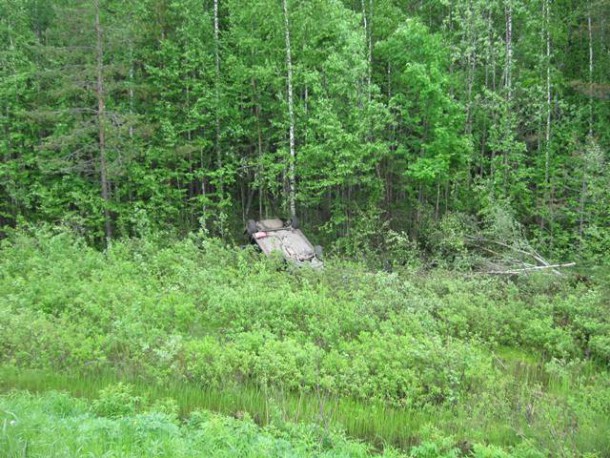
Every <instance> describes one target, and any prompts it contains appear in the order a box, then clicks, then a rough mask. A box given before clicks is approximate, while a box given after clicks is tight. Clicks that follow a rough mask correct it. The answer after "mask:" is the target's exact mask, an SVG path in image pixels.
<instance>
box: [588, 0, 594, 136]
mask: <svg viewBox="0 0 610 458" xmlns="http://www.w3.org/2000/svg"><path fill="white" fill-rule="evenodd" d="M588 5H589V8H588V14H587V30H588V32H589V138H592V137H593V27H592V25H591V1H590V0H589V3H588Z"/></svg>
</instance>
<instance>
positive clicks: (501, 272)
mask: <svg viewBox="0 0 610 458" xmlns="http://www.w3.org/2000/svg"><path fill="white" fill-rule="evenodd" d="M575 265H576V263H575V262H568V263H565V264H549V265H544V266H532V267H524V268H522V269H509V270H492V271H490V272H481V273H483V274H488V275H517V274H523V273H528V272H532V271H535V270H544V269H553V272H557V273H559V274H560V273H561V272H559V271H556V270H555V269H557V268H560V267H574V266H575Z"/></svg>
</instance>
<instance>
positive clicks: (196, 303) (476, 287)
mask: <svg viewBox="0 0 610 458" xmlns="http://www.w3.org/2000/svg"><path fill="white" fill-rule="evenodd" d="M326 264H327V266H326V268H325V270H324V271H323V272H316V271H310V270H306V269H303V270H293V269H291V268H290V267H288V268H287V267H286V266H283V265H281V264H280V263H279V262H278V261H277V260H274V259H266V258H263V257H261V256H260V255H258V254H257V253H255V252H253V251H251V250H236V249H232V248H227V247H224V246H222V245H221V244H220V242H218V241H216V240H214V239H207V238H203V237H198V236H191V237H190V238H187V239H185V240H182V241H175V242H174V241H164V240H162V238H161V237H159V238H156V239H155V238H149V239H142V240H125V241H118V242H115V243H114V244H113V246H112V247H111V248H110V249H108V250H107V251H106V252H104V253H100V252H98V251H96V250H93V249H91V248H89V247H87V246H86V244H85V243H84V242H83V241H82V240H80V239H78V238H77V237H74V236H73V235H71V234H69V233H65V232H52V231H48V230H39V231H38V232H37V233H35V234H23V233H21V234H16V235H14V236H13V237H12V238H11V239H9V240H8V241H4V242H3V246H2V248H1V257H0V298H2V299H1V300H0V362H1V363H2V364H3V365H4V367H5V368H17V369H18V370H19V371H20V373H21V374H23V373H24V371H23V370H24V369H31V370H37V371H39V373H41V374H62V373H73V374H74V373H76V374H80V375H79V376H82V377H83V378H84V379H89V380H90V379H92V378H95V377H97V376H98V374H105V373H111V374H113V375H112V377H116V380H113V381H112V383H115V382H116V381H120V380H129V381H132V382H133V381H136V382H137V381H138V380H140V381H142V383H143V384H146V385H152V386H163V385H164V384H168V383H174V384H180V386H188V387H194V389H196V390H199V391H204V392H213V393H217V394H218V396H221V397H222V394H223V393H225V394H226V393H255V394H254V395H252V396H253V399H257V401H256V402H253V403H252V407H249V408H248V409H247V410H248V411H251V414H252V415H258V416H259V419H263V418H264V417H265V416H269V415H270V414H269V413H268V412H269V403H270V402H271V401H273V402H275V403H276V405H277V408H278V409H279V410H280V411H284V414H283V415H282V418H283V419H285V420H289V421H306V422H308V423H312V422H313V423H317V424H318V425H324V424H326V425H331V424H332V425H333V426H336V427H342V428H345V429H346V430H347V431H348V433H349V434H350V435H352V436H358V437H361V438H364V439H366V440H368V441H369V442H372V443H376V444H381V445H383V444H388V443H390V444H395V445H397V446H400V447H402V448H403V449H404V450H415V449H417V447H421V446H422V444H423V443H425V439H426V438H427V437H429V436H430V431H431V430H436V431H438V434H439V436H440V437H450V438H451V441H453V442H452V443H453V445H456V444H462V445H461V446H460V447H461V448H460V447H457V448H456V450H462V452H459V453H464V454H467V453H470V452H471V451H472V450H473V446H472V444H475V443H478V444H489V445H490V446H494V447H501V448H502V449H503V450H505V451H507V452H508V451H512V452H513V453H516V452H515V451H516V450H521V448H519V447H527V448H528V449H529V450H538V451H540V453H543V454H554V455H562V454H563V455H585V454H587V453H589V454H594V455H595V454H598V455H600V456H601V455H604V454H608V453H610V440H609V439H608V437H607V431H608V430H610V420H608V418H610V382H609V381H608V380H609V378H608V373H607V368H608V364H609V362H610V338H609V337H608V336H609V335H610V323H609V319H608V316H610V314H608V304H607V301H605V300H604V295H603V291H602V290H601V289H600V287H598V286H596V285H595V284H593V285H586V284H582V283H578V282H573V283H570V282H569V281H566V279H565V278H564V279H560V280H555V279H550V278H549V277H548V276H545V275H535V276H530V277H528V278H526V279H523V280H519V281H518V282H515V281H510V282H508V281H504V280H500V279H495V278H487V277H481V276H478V277H474V276H473V277H465V276H463V275H462V276H458V275H456V274H453V273H451V272H445V271H436V272H431V273H430V272H429V273H425V274H422V273H419V272H409V271H402V272H394V273H392V274H388V273H383V272H381V273H371V272H367V271H366V269H364V267H362V265H360V264H354V263H346V262H343V261H340V260H329V261H327V263H326ZM9 372H10V370H8V372H7V371H6V370H5V374H8V373H9ZM42 379H44V380H50V378H49V377H47V376H44V377H42ZM20 383H21V384H22V385H23V386H25V385H26V381H25V377H24V378H23V379H22V381H21V382H19V380H14V381H13V382H11V383H8V382H7V383H4V385H3V386H4V387H5V388H8V387H9V385H10V386H12V387H15V386H17V387H19V385H20ZM0 385H2V384H1V383H0ZM43 385H44V383H43ZM49 385H52V383H50V382H49ZM136 385H137V384H136ZM55 388H57V387H55ZM206 390H207V391H206ZM270 393H273V394H270ZM277 393H281V395H278V394H277ZM75 394H78V393H75ZM248 396H250V395H248ZM172 397H173V398H176V396H172ZM177 397H178V398H179V396H177ZM238 397H239V396H238ZM283 399H286V400H290V401H283ZM316 399H317V400H324V402H323V404H324V408H322V409H321V410H320V408H319V406H320V404H322V402H318V404H317V405H316V404H315V402H314V401H313V400H316ZM295 400H296V401H295ZM299 400H300V401H299ZM299 402H300V405H301V406H303V405H304V404H307V405H310V404H314V405H316V406H317V407H316V409H311V410H312V411H313V410H317V411H318V416H317V418H316V417H315V416H314V415H313V414H305V413H303V412H305V411H306V410H307V409H305V408H303V407H300V411H299ZM185 404H188V403H187V402H185ZM213 404H214V403H213V402H211V401H210V402H209V403H207V404H206V403H203V405H202V406H201V407H202V408H214V409H216V407H214V405H213ZM257 406H258V407H257ZM333 406H334V407H333ZM349 406H352V407H351V408H350V407H349ZM241 407H242V404H239V403H237V404H236V407H235V409H233V410H234V411H231V409H230V408H227V409H222V408H218V410H220V411H224V412H225V413H235V411H238V410H239V409H241ZM265 409H267V410H265ZM350 409H351V410H350ZM187 410H188V409H187ZM190 410H192V409H190ZM265 412H267V413H265ZM299 412H301V413H299ZM341 412H342V413H341ZM185 413H186V411H185ZM267 420H268V419H267V418H265V419H264V421H263V420H261V421H259V422H260V423H261V424H269V422H268V421H267ZM454 448H455V447H454ZM450 449H451V450H453V448H450ZM439 453H440V452H439ZM455 453H458V452H455ZM429 456H434V454H432V455H429ZM489 456H495V455H489Z"/></svg>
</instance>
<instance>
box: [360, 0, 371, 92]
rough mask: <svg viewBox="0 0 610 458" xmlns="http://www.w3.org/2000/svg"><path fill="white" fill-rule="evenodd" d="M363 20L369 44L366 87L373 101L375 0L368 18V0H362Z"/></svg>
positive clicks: (367, 43)
mask: <svg viewBox="0 0 610 458" xmlns="http://www.w3.org/2000/svg"><path fill="white" fill-rule="evenodd" d="M361 4H362V20H363V25H364V39H365V41H366V45H367V74H366V78H367V81H366V88H367V96H368V101H369V102H370V101H371V82H372V78H373V29H372V27H373V23H372V21H373V0H370V3H369V17H368V18H367V12H366V0H361Z"/></svg>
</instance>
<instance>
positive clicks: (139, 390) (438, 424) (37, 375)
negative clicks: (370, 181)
mask: <svg viewBox="0 0 610 458" xmlns="http://www.w3.org/2000/svg"><path fill="white" fill-rule="evenodd" d="M504 364H506V365H507V370H511V371H514V373H515V375H516V376H517V377H518V379H517V380H518V382H517V383H515V387H514V390H515V399H516V400H517V399H518V400H526V399H535V398H536V396H537V395H538V394H537V391H536V390H538V389H541V388H542V386H543V384H545V385H546V386H547V387H548V389H550V391H551V392H552V393H554V396H557V399H558V400H559V399H561V397H560V395H561V394H562V393H566V392H569V390H570V389H571V382H570V381H569V378H566V377H555V376H551V377H549V376H548V373H547V372H545V371H543V370H541V369H540V367H539V366H536V365H533V364H530V363H527V362H524V361H523V360H518V359H512V360H505V363H504ZM589 370H592V369H589ZM119 382H123V383H128V384H129V385H130V386H131V387H132V388H133V393H134V394H136V395H138V396H141V397H143V398H144V399H146V400H148V401H149V402H153V401H156V400H163V399H167V398H171V399H173V400H174V401H175V402H176V404H177V406H178V413H179V416H180V417H181V418H184V419H186V418H188V416H189V415H190V414H191V413H192V412H193V411H198V410H211V411H215V412H218V413H221V414H225V415H229V416H233V417H235V418H242V417H244V416H248V417H250V418H252V419H253V420H254V421H255V422H256V423H257V424H259V425H261V426H264V425H269V424H272V423H278V422H280V423H283V422H293V423H303V424H316V425H318V426H319V427H321V428H323V429H325V430H336V429H337V428H339V429H340V430H343V431H345V433H346V434H347V435H348V436H349V437H353V438H356V439H361V440H365V441H366V442H368V443H370V444H372V445H374V446H375V447H376V448H377V449H378V450H382V449H384V448H385V447H386V446H388V445H390V446H392V447H396V448H399V449H402V450H411V449H412V448H413V447H415V446H417V445H419V444H421V443H422V442H425V441H427V440H434V439H435V438H436V437H439V436H441V437H449V438H451V441H452V443H453V444H460V443H467V444H468V443H484V444H495V445H497V446H502V447H504V448H507V449H510V448H514V447H516V446H520V445H523V444H524V440H523V439H524V437H523V435H520V434H519V431H520V430H521V431H527V432H528V437H529V438H530V439H531V438H536V441H537V443H538V444H542V445H546V446H548V450H552V449H553V443H552V441H553V440H559V439H561V440H562V441H563V442H564V443H567V442H569V449H571V450H572V451H574V452H575V454H577V453H576V452H578V453H583V452H584V451H587V450H589V451H591V452H600V451H603V452H604V453H606V452H610V441H609V440H608V436H607V431H610V418H603V417H596V418H595V424H594V425H593V424H592V425H588V428H586V429H584V428H583V429H582V430H580V431H574V432H572V433H571V437H567V435H568V434H569V433H567V432H566V431H565V430H563V429H562V425H563V422H562V421H561V419H560V418H558V417H561V415H563V414H565V412H564V411H563V410H562V409H563V407H562V406H556V407H558V408H557V409H551V410H549V411H545V412H530V413H529V414H528V413H527V412H528V411H527V409H528V408H529V409H545V408H547V407H546V406H543V405H536V406H531V407H528V406H527V405H526V406H524V408H525V411H524V412H525V413H524V414H523V415H517V414H516V412H505V411H500V412H496V413H495V414H494V412H492V411H491V410H493V408H494V407H496V406H495V405H493V404H491V405H487V404H486V400H477V399H473V400H472V401H471V402H470V403H468V404H460V405H456V406H453V407H451V406H428V407H425V408H402V409H400V408H394V407H391V406H388V405H387V404H384V403H381V402H368V403H367V402H362V401H359V400H356V399H350V398H343V397H336V396H329V395H327V394H323V393H291V392H287V391H285V390H280V389H277V388H272V387H269V388H261V387H256V386H251V385H233V386H231V387H227V388H225V389H218V388H214V387H202V386H198V385H196V384H194V383H191V382H186V381H176V380H165V381H164V382H163V383H159V382H155V381H149V380H146V379H145V378H143V377H125V376H119V375H118V374H116V373H114V372H111V371H98V372H95V373H92V372H89V373H80V374H66V373H58V372H49V371H40V370H21V369H15V368H8V367H3V368H0V391H2V392H8V391H10V390H15V389H18V390H27V391H29V392H33V393H44V392H47V391H53V390H55V391H65V392H68V393H70V394H72V395H74V396H77V397H83V398H87V399H96V398H97V397H98V396H99V393H100V391H102V390H103V389H105V388H107V387H108V386H112V385H116V384H117V383H119ZM533 402H535V400H534V401H533ZM541 414H546V415H547V416H548V417H546V418H545V417H539V418H537V419H536V420H535V421H534V419H532V418H528V415H532V416H533V415H541ZM506 415H508V417H507V416H506ZM553 421H554V422H555V423H554V424H551V422H553ZM525 443H529V442H528V441H525ZM555 445H557V444H555Z"/></svg>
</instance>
